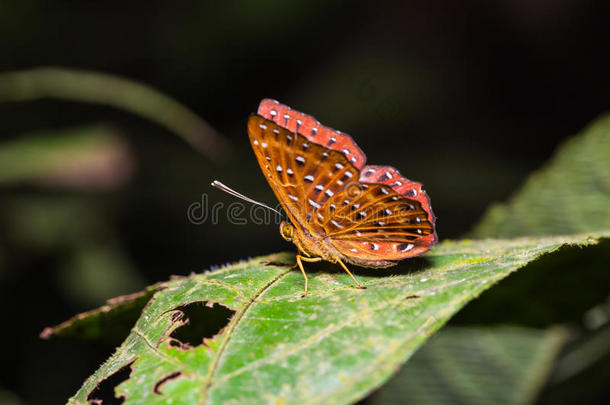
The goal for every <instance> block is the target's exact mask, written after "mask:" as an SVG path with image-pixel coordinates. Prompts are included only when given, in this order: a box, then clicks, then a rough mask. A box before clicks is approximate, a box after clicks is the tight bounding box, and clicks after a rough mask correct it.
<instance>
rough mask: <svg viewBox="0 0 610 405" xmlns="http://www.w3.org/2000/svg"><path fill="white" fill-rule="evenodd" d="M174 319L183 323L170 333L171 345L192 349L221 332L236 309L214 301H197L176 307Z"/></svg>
mask: <svg viewBox="0 0 610 405" xmlns="http://www.w3.org/2000/svg"><path fill="white" fill-rule="evenodd" d="M175 310H176V311H179V312H176V314H178V315H172V321H174V322H181V323H182V325H181V326H179V327H178V328H176V329H175V330H174V331H173V332H172V333H171V334H170V338H171V340H170V342H169V344H170V346H175V347H180V348H181V349H185V350H188V349H192V348H195V347H197V346H200V345H202V344H205V339H211V338H213V337H214V336H216V335H218V334H220V333H221V331H222V329H223V328H224V327H226V326H227V325H228V324H229V321H230V319H231V317H232V316H233V315H235V311H232V310H230V309H229V308H227V307H225V306H223V305H221V304H218V303H213V302H206V301H197V302H192V303H190V304H186V305H181V306H179V307H177V308H175Z"/></svg>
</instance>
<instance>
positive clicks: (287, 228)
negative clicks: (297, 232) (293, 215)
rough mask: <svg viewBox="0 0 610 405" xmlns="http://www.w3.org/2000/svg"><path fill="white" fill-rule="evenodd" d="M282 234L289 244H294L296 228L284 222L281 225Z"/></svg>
mask: <svg viewBox="0 0 610 405" xmlns="http://www.w3.org/2000/svg"><path fill="white" fill-rule="evenodd" d="M280 234H281V235H282V238H284V239H285V240H286V241H288V242H292V238H293V236H294V227H293V226H292V225H290V224H289V223H288V222H286V221H282V223H281V224H280Z"/></svg>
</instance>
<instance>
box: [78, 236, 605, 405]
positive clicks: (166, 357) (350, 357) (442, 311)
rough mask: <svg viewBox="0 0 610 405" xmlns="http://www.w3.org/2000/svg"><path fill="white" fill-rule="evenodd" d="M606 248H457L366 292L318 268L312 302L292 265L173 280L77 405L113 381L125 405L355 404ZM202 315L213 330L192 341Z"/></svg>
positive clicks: (519, 244) (263, 261)
mask: <svg viewBox="0 0 610 405" xmlns="http://www.w3.org/2000/svg"><path fill="white" fill-rule="evenodd" d="M607 236H608V235H599V236H596V237H589V236H572V237H558V238H531V239H517V240H486V241H464V242H451V241H446V242H444V243H442V244H440V245H439V246H438V247H437V248H436V249H434V250H433V251H432V252H430V253H429V254H428V255H426V256H424V257H421V258H418V259H413V260H410V261H407V262H405V263H404V264H403V265H402V266H401V267H398V268H393V269H392V270H391V271H387V272H385V273H383V274H380V272H379V271H377V272H366V273H364V274H362V273H361V274H359V278H360V281H361V282H362V283H363V284H364V285H366V287H367V289H366V290H360V289H357V288H353V286H351V280H350V279H349V276H348V275H347V274H344V273H343V272H342V271H341V270H340V269H335V268H334V267H333V266H332V265H331V264H323V265H319V266H314V265H311V269H310V270H314V269H317V270H318V271H317V272H316V271H311V272H310V293H309V295H308V296H307V297H305V298H301V294H302V278H301V275H300V273H299V272H298V271H295V270H294V269H293V268H292V266H291V265H290V264H288V265H285V264H284V263H287V262H291V261H292V258H293V254H287V253H286V254H277V255H272V256H267V257H262V258H257V259H254V260H251V261H249V262H246V263H240V264H236V265H233V266H229V267H226V268H224V269H221V270H218V271H214V272H208V273H203V274H197V275H193V276H191V277H187V278H183V279H178V280H172V281H169V282H167V283H164V287H165V288H164V289H161V290H158V291H156V292H155V293H154V295H153V296H152V298H151V300H150V301H149V302H148V304H147V305H146V307H145V308H144V310H143V312H142V315H141V316H140V319H139V320H138V321H137V323H136V325H135V327H134V328H133V329H132V331H131V333H130V335H129V336H128V337H127V339H126V340H125V342H124V343H123V344H122V345H121V347H120V348H119V349H118V350H117V351H116V353H115V354H114V355H113V356H112V357H111V358H110V359H109V360H108V361H107V362H106V363H104V365H102V366H101V367H100V369H98V370H97V371H96V372H95V374H93V375H92V376H91V377H90V378H89V379H88V380H87V381H86V382H85V383H84V385H83V386H82V387H81V389H80V390H79V391H78V393H77V394H76V395H75V396H74V397H73V398H72V399H71V400H70V403H72V404H86V403H87V400H88V398H93V397H92V396H91V395H93V394H92V393H94V394H95V395H98V393H103V392H104V388H105V387H106V386H107V385H109V383H108V382H107V381H109V380H110V381H115V383H113V384H114V385H113V386H112V391H111V393H112V395H113V396H112V397H111V398H120V399H124V404H125V405H129V404H137V403H146V404H156V403H158V404H162V403H163V404H164V403H167V402H168V401H169V399H170V398H171V400H172V401H173V403H185V404H186V403H200V404H203V403H205V404H225V403H249V404H258V403H261V404H268V403H286V404H303V403H316V404H347V403H351V402H353V401H356V400H358V399H360V398H362V397H363V396H365V395H366V394H367V393H369V392H370V391H372V390H373V389H375V388H376V387H378V386H380V385H381V384H382V383H383V382H385V381H386V380H387V379H388V378H389V377H390V375H391V374H392V373H393V372H394V371H395V370H396V369H397V367H398V366H400V365H401V364H402V363H403V362H405V361H406V360H407V358H409V357H410V356H411V355H412V354H413V352H414V351H415V350H416V349H417V348H418V347H419V346H420V345H421V344H422V343H423V342H424V341H425V340H426V339H427V337H428V336H430V335H431V334H432V333H433V332H435V331H436V330H437V329H438V328H439V327H440V326H441V325H443V324H444V323H445V322H446V321H447V320H448V319H449V318H450V317H451V316H452V315H453V314H454V313H455V312H457V311H458V310H459V309H460V308H462V307H463V306H464V305H465V304H466V303H467V302H468V301H470V300H472V299H473V298H475V297H477V296H478V295H479V294H480V293H481V292H482V291H484V290H485V289H487V288H489V287H490V286H491V285H492V284H494V283H495V282H497V281H499V280H501V279H502V278H504V277H506V276H507V275H509V274H510V273H512V272H513V271H515V270H517V269H519V268H521V267H523V266H525V265H526V264H528V263H530V262H532V261H534V260H536V259H537V258H539V257H540V256H542V255H546V254H550V253H552V252H554V251H556V250H557V249H560V248H561V247H562V246H564V245H566V244H576V245H581V246H586V245H590V244H594V243H597V240H598V239H599V238H601V237H607ZM322 270H323V271H322ZM193 310H195V311H201V310H205V311H206V312H205V314H206V316H203V317H199V318H197V319H198V322H205V321H204V319H207V318H208V317H209V318H214V319H215V321H214V327H210V328H209V329H208V330H201V331H198V330H195V329H193V330H191V332H192V333H190V334H187V333H185V332H188V331H187V330H185V328H186V329H189V326H188V325H191V324H189V322H190V321H191V320H193V319H195V317H196V316H197V314H196V313H193V312H189V311H193ZM228 317H230V318H228ZM117 375H118V376H120V377H121V378H120V379H119V378H118V377H116V376H117ZM125 376H127V378H125ZM110 378H112V379H110ZM103 384H105V385H103ZM102 385H103V386H102ZM106 389H107V387H106ZM99 395H101V394H99Z"/></svg>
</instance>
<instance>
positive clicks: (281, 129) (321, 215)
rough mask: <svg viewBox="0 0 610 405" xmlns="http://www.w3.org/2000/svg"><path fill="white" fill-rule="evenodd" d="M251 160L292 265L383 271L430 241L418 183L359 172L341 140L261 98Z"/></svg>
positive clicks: (359, 159)
mask: <svg viewBox="0 0 610 405" xmlns="http://www.w3.org/2000/svg"><path fill="white" fill-rule="evenodd" d="M248 135H249V137H250V142H251V144H252V148H253V150H254V154H255V155H256V159H257V160H258V163H259V165H260V167H261V169H262V171H263V173H264V175H265V177H266V179H267V182H268V183H269V185H270V186H271V189H272V190H273V192H274V194H275V196H276V197H277V199H278V201H279V202H280V204H281V205H282V207H283V209H284V211H285V212H286V215H287V216H288V221H282V223H281V224H280V234H281V235H282V237H283V238H284V239H285V240H287V241H290V242H293V243H294V244H295V245H296V247H297V249H298V253H297V255H296V266H298V268H299V269H300V270H301V273H302V274H303V277H304V278H305V292H304V294H303V296H305V295H306V294H307V291H308V278H307V274H306V273H305V269H304V268H303V262H317V261H321V260H326V261H329V262H331V263H336V264H339V265H340V266H341V267H342V268H343V269H344V270H345V271H346V272H347V273H348V274H349V275H350V277H351V278H352V279H353V280H354V282H355V283H356V285H357V286H358V287H360V288H364V287H363V286H362V285H361V284H360V283H359V282H358V280H356V278H355V277H354V275H353V274H352V273H351V272H350V271H349V269H348V268H347V266H346V264H345V263H349V264H354V265H358V266H363V267H371V268H383V267H390V266H394V265H396V264H397V263H398V262H399V261H400V260H403V259H405V258H408V257H413V256H417V255H419V254H421V253H424V252H426V251H428V250H429V249H430V247H431V246H432V245H434V244H435V243H436V242H437V235H436V230H435V217H434V213H433V212H432V208H431V206H430V199H429V198H428V196H427V194H426V192H425V191H424V190H422V185H421V184H420V183H417V182H414V181H411V180H408V179H406V178H405V177H403V176H402V175H401V174H400V173H399V172H398V170H396V169H395V168H393V167H391V166H374V165H365V163H366V155H365V154H364V152H362V150H361V149H360V148H359V147H358V145H357V144H356V143H355V142H354V140H353V139H352V138H351V137H350V136H349V135H347V134H345V133H343V132H341V131H337V130H334V129H332V128H329V127H326V126H324V125H322V124H320V122H318V121H317V120H316V119H315V118H313V117H312V116H310V115H306V114H304V113H301V112H299V111H296V110H293V109H291V108H290V107H288V106H286V105H284V104H280V103H279V102H278V101H276V100H272V99H264V100H262V101H261V102H260V104H259V106H258V112H257V114H252V115H250V117H249V119H248Z"/></svg>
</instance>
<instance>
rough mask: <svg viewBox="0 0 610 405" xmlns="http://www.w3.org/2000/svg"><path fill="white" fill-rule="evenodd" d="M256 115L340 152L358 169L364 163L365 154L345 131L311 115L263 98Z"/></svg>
mask: <svg viewBox="0 0 610 405" xmlns="http://www.w3.org/2000/svg"><path fill="white" fill-rule="evenodd" d="M258 115H260V116H262V117H265V118H267V119H268V120H271V121H273V122H275V123H276V124H278V125H279V126H281V127H284V128H286V129H288V130H289V131H290V132H293V133H294V132H297V133H299V134H301V135H303V136H304V137H306V138H307V139H308V140H309V141H310V142H315V143H317V144H318V145H321V146H324V147H326V148H328V149H331V150H335V151H337V152H340V153H342V154H343V155H344V156H345V157H346V159H347V160H348V161H349V162H350V163H351V164H352V165H354V167H355V168H356V169H358V170H360V169H362V167H363V166H364V164H365V163H366V155H365V154H364V152H362V150H361V149H360V147H358V145H357V144H356V142H355V141H354V140H353V139H352V137H351V136H349V135H348V134H346V133H343V132H341V131H337V130H336V129H332V128H330V127H327V126H324V125H322V124H320V122H319V121H318V120H316V119H315V118H314V117H312V116H311V115H307V114H303V113H302V112H300V111H296V110H293V109H292V108H290V107H288V106H287V105H284V104H281V103H279V102H278V101H276V100H272V99H269V98H266V99H264V100H263V101H261V102H260V104H259V105H258Z"/></svg>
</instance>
